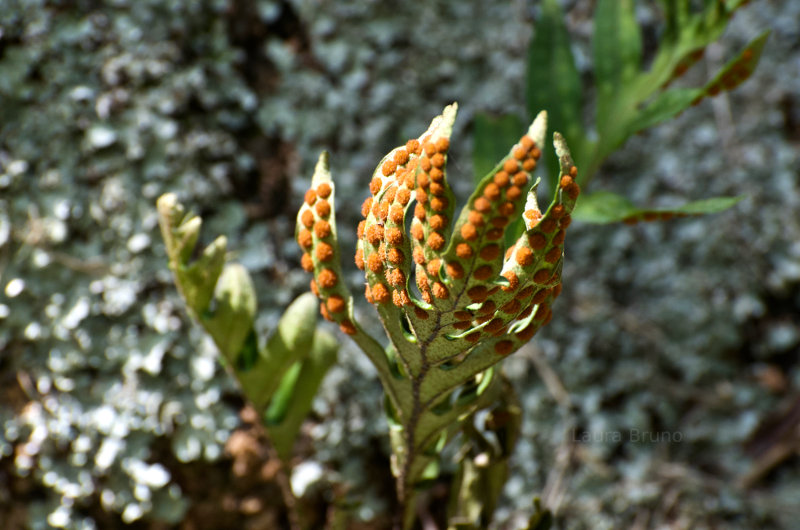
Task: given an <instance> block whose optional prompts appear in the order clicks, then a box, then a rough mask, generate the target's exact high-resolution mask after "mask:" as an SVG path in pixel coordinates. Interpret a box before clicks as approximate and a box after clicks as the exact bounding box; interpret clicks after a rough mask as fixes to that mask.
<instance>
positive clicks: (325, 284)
mask: <svg viewBox="0 0 800 530" xmlns="http://www.w3.org/2000/svg"><path fill="white" fill-rule="evenodd" d="M338 280H339V279H338V278H337V277H336V273H335V272H333V270H331V269H322V270H321V271H320V273H319V275H317V283H318V285H319V286H320V287H322V288H323V289H330V288H332V287H335V286H336V282H337V281H338Z"/></svg>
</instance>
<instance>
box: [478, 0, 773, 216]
mask: <svg viewBox="0 0 800 530" xmlns="http://www.w3.org/2000/svg"><path fill="white" fill-rule="evenodd" d="M747 3H748V2H747V1H746V0H704V1H703V2H691V1H690V0H661V1H660V2H659V4H660V8H661V11H662V14H663V16H664V19H665V24H664V28H663V31H662V32H661V35H660V38H659V43H658V47H657V49H656V51H655V55H654V57H653V58H652V60H651V61H649V64H648V65H647V66H646V67H645V64H644V63H645V60H644V57H643V46H642V35H641V29H640V27H639V25H638V23H637V21H636V16H635V7H636V2H635V1H634V0H598V1H597V2H596V6H595V11H594V33H593V36H592V51H593V67H594V68H593V71H592V74H593V81H594V87H595V90H594V91H590V90H586V88H585V83H584V81H583V80H582V79H581V75H580V73H579V72H578V68H577V66H576V64H575V58H574V57H573V54H572V50H571V39H570V36H569V33H568V31H567V27H566V25H565V23H564V14H563V12H562V10H561V7H560V5H559V2H558V0H543V1H542V4H541V12H540V18H539V20H538V22H537V24H536V32H535V33H534V36H533V39H532V40H531V44H530V47H529V50H528V57H527V76H526V77H527V83H526V84H527V88H526V100H527V106H528V110H529V112H531V113H534V112H536V111H538V109H547V110H548V112H549V115H550V121H551V123H552V124H553V126H554V127H555V128H556V129H558V130H560V131H562V132H563V134H564V137H565V138H566V139H567V141H568V142H569V144H570V146H571V148H572V152H573V156H574V158H575V162H576V163H577V165H578V166H579V167H580V168H581V176H580V177H579V178H578V182H579V184H580V185H581V186H583V187H584V188H590V187H589V183H590V182H591V180H592V179H593V177H594V176H595V175H596V174H597V171H598V170H599V169H600V166H601V165H602V163H603V162H604V161H605V160H606V158H608V156H609V155H610V154H611V153H613V152H614V151H616V150H617V149H619V148H620V147H621V146H622V145H623V144H624V143H625V142H626V141H627V140H628V139H629V138H630V137H631V136H633V135H634V134H637V133H639V132H641V131H643V130H645V129H648V128H650V127H653V126H655V125H657V124H659V123H662V122H664V121H666V120H669V119H671V118H673V117H675V116H677V115H678V114H680V113H681V112H683V111H684V110H686V109H688V108H690V107H691V106H693V105H698V104H699V103H700V102H701V101H703V100H704V99H705V98H709V97H714V96H717V95H718V94H721V93H722V92H725V91H729V90H733V89H735V88H736V87H738V86H739V85H740V84H741V83H743V82H744V81H745V80H747V79H748V78H749V77H750V75H752V73H753V71H754V70H755V68H756V66H757V65H758V61H759V59H760V57H761V52H762V50H763V48H764V45H765V43H766V40H767V37H768V35H769V32H764V33H762V34H760V35H758V36H757V37H755V38H754V39H753V40H752V41H751V42H749V43H748V44H747V46H746V47H745V48H744V49H743V50H741V51H740V52H739V53H738V54H737V55H736V56H735V57H733V58H731V59H730V60H729V61H728V62H727V63H726V64H725V65H724V66H723V67H722V68H721V69H720V70H719V71H718V72H716V73H715V74H714V75H713V76H712V78H711V79H710V80H709V81H708V82H706V83H705V84H703V85H701V86H696V87H691V86H675V84H676V83H675V82H676V81H677V80H678V79H679V78H681V77H682V76H683V75H684V74H685V73H686V72H687V71H688V70H689V69H690V68H691V67H692V66H694V65H695V64H696V63H697V62H698V61H699V60H700V59H701V58H702V57H703V54H704V51H705V49H706V47H707V46H708V45H709V44H711V43H712V42H714V41H716V40H717V39H718V38H719V37H720V35H721V34H722V32H723V31H724V29H725V27H726V26H727V25H728V23H729V22H730V20H731V18H732V17H733V16H734V14H735V13H736V11H737V10H738V9H740V8H741V7H743V6H744V5H746V4H747ZM590 95H591V96H593V98H592V99H591V100H590V99H589V96H590ZM586 109H593V110H594V114H593V116H592V119H591V120H586V119H585V117H586V115H587V114H588V113H587V112H585V110H586ZM521 127H522V125H521V124H520V123H519V120H518V119H517V118H516V117H514V116H504V117H502V118H499V119H491V118H489V117H488V116H485V115H479V116H478V117H477V118H476V123H475V127H474V135H475V150H474V153H475V156H474V158H475V166H476V174H477V175H478V176H480V175H481V174H482V170H483V169H484V168H485V167H486V165H487V164H491V163H492V160H493V155H494V154H496V153H497V152H498V151H497V150H498V149H499V147H498V143H499V139H503V138H513V137H514V134H517V133H516V131H517V130H518V129H521ZM501 152H502V151H501ZM546 158H547V165H548V166H549V167H550V168H551V171H550V176H551V183H555V179H557V178H558V174H557V171H556V170H555V169H554V168H556V166H557V160H556V159H555V157H553V156H550V157H546ZM740 199H741V198H740V197H714V198H708V199H701V200H696V201H692V202H688V203H686V204H683V205H680V206H676V207H671V208H653V207H649V206H636V205H634V204H633V203H632V202H631V201H630V200H628V199H627V198H626V197H623V196H621V195H617V194H615V193H611V192H609V191H605V190H596V191H595V190H590V191H587V193H586V194H585V195H584V197H583V198H582V199H581V204H580V206H579V207H578V208H577V209H576V211H575V218H576V219H578V220H581V221H585V222H591V223H612V222H619V221H624V222H627V223H634V222H637V221H654V220H666V219H671V218H673V217H676V216H677V217H682V216H686V215H694V214H706V213H715V212H719V211H722V210H725V209H727V208H730V207H731V206H733V205H734V204H736V203H737V202H738V201H739V200H740Z"/></svg>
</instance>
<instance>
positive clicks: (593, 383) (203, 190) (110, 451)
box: [0, 0, 800, 530]
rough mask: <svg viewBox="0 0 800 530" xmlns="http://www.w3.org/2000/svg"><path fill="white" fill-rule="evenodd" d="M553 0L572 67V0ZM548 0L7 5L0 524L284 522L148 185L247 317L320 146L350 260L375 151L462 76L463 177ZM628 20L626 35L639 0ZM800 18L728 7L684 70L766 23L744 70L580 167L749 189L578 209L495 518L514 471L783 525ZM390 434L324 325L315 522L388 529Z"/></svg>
mask: <svg viewBox="0 0 800 530" xmlns="http://www.w3.org/2000/svg"><path fill="white" fill-rule="evenodd" d="M562 5H563V7H564V9H565V11H566V12H567V26H568V28H569V30H570V32H571V35H572V37H573V53H574V54H575V56H576V61H577V64H578V67H579V69H580V70H581V72H583V73H584V74H585V79H586V83H587V86H590V84H591V76H590V75H589V74H588V71H589V68H590V66H591V65H590V61H591V52H590V39H591V34H592V23H591V15H592V7H593V2H592V1H590V0H574V1H564V2H562ZM537 16H538V5H537V2H534V1H530V0H529V1H522V0H519V1H517V0H509V1H504V2H490V1H481V0H436V1H431V2H424V3H421V2H420V3H417V2H395V1H387V2H378V1H367V0H360V1H359V0H341V1H323V0H282V1H277V0H197V1H192V0H60V1H57V0H50V1H46V0H16V1H15V0H0V528H3V529H18V528H35V529H38V528H70V529H92V528H98V529H103V528H123V527H125V528H128V527H130V528H141V529H167V528H180V529H216V528H219V529H222V528H243V529H249V530H255V529H271V528H281V527H282V525H283V524H284V520H285V519H284V518H285V514H284V513H283V508H282V503H281V501H280V494H279V491H278V488H277V486H276V485H275V480H274V478H275V472H276V468H275V466H276V464H275V462H273V461H271V460H270V459H269V458H268V457H267V451H266V449H265V447H264V440H263V438H262V435H261V434H260V431H259V429H258V428H257V426H256V425H255V421H256V420H255V418H254V417H253V414H252V413H250V412H249V409H248V408H247V407H246V406H245V404H244V403H243V401H242V398H241V397H240V396H239V394H238V392H237V390H236V387H235V384H234V383H233V381H232V379H231V378H230V377H229V376H228V374H227V373H226V372H225V371H224V370H223V369H222V368H221V366H220V365H219V363H218V362H217V359H216V351H215V348H214V346H213V344H212V343H211V342H210V341H209V340H208V339H206V338H204V336H203V334H202V332H201V331H200V330H199V328H198V327H197V326H196V325H194V324H193V323H192V322H191V321H190V320H189V318H188V317H187V315H186V313H185V311H184V309H183V306H182V304H181V302H180V299H179V297H178V295H177V293H176V292H175V288H174V286H173V284H172V279H171V276H170V273H169V270H168V269H167V262H166V256H165V252H164V247H163V244H162V242H161V238H160V235H159V233H158V226H157V217H156V211H155V200H156V198H157V197H158V196H159V195H160V194H162V193H165V192H168V191H172V192H175V193H177V194H178V196H179V199H180V200H181V201H182V202H183V203H184V204H186V205H188V206H190V207H192V208H193V209H194V210H195V211H196V212H198V213H200V214H201V215H202V216H203V218H204V220H205V226H204V231H203V235H204V237H205V238H206V239H205V242H209V241H210V240H211V239H213V237H215V236H216V235H218V234H226V235H227V236H228V238H229V241H230V244H229V247H230V248H231V249H234V250H235V251H236V253H237V255H236V259H237V260H238V261H240V262H241V263H243V264H244V265H245V266H246V267H247V268H248V269H249V270H250V271H251V273H252V274H253V276H254V279H255V281H256V286H257V289H258V294H259V320H258V326H259V328H260V329H262V330H263V332H264V333H267V332H268V331H269V330H270V329H272V328H273V327H274V325H275V323H276V322H277V318H278V317H279V316H280V314H281V311H282V310H283V309H284V308H285V306H286V305H287V304H288V303H289V301H290V300H291V299H292V298H294V297H295V296H296V295H298V294H300V293H301V292H303V291H305V290H307V286H308V277H307V275H306V274H305V273H303V272H302V270H301V269H300V267H299V265H298V264H299V257H300V253H299V250H298V248H297V246H296V243H295V242H294V240H293V232H294V215H295V212H296V210H297V208H298V206H299V204H300V202H301V200H302V199H301V196H302V191H303V190H304V189H305V188H306V187H307V186H308V184H309V182H310V174H311V171H312V169H313V162H314V161H315V160H316V157H317V156H318V154H319V152H320V151H321V150H322V149H328V150H329V151H330V153H331V161H332V170H333V173H334V178H335V179H336V181H337V185H338V186H339V194H338V197H337V202H338V208H337V210H338V215H339V218H338V223H339V227H340V228H339V237H340V241H341V242H342V244H343V250H344V253H345V254H352V253H353V251H354V248H355V226H356V222H357V221H356V219H357V216H358V214H359V210H360V207H359V205H360V203H361V201H362V200H363V198H364V197H366V196H367V184H368V181H369V178H370V176H371V174H372V170H373V169H374V165H375V164H376V163H377V161H378V160H380V158H381V156H382V155H383V154H384V153H385V152H387V151H388V150H390V149H391V148H392V147H394V146H395V145H399V144H400V143H402V142H404V141H405V140H406V139H407V138H409V137H416V136H418V135H419V134H420V133H421V132H422V131H423V130H424V129H425V128H426V126H427V124H428V122H429V120H430V119H431V118H432V117H433V116H435V115H436V114H438V113H439V112H441V109H442V108H443V107H444V105H446V104H448V103H451V102H453V101H458V102H459V109H460V113H459V118H458V121H457V123H456V130H455V131H454V135H453V144H452V145H453V147H452V150H451V152H452V154H451V157H450V166H449V170H450V180H451V183H452V184H453V187H454V189H455V191H456V193H457V195H459V197H460V198H461V199H462V200H463V199H465V198H466V195H467V193H468V191H469V190H470V188H471V186H472V184H471V183H472V179H473V175H472V163H471V155H470V153H471V148H472V145H471V131H472V124H473V117H474V116H475V114H476V113H477V112H487V113H490V114H496V115H501V114H515V115H518V116H520V117H521V118H525V113H526V111H525V100H524V83H525V68H526V65H525V55H526V50H527V46H528V43H529V41H530V39H531V36H532V34H533V24H534V22H535V20H536V17H537ZM637 18H638V19H639V22H640V23H641V25H642V30H643V34H644V42H645V46H646V49H645V53H647V52H648V49H647V46H648V45H649V46H650V48H653V46H654V45H655V43H656V41H657V36H658V32H659V28H660V27H661V24H662V22H663V21H662V20H661V19H660V18H659V9H658V3H657V2H655V1H649V0H644V1H641V2H638V3H637ZM798 20H800V2H794V1H779V0H772V1H770V0H761V1H755V2H752V3H751V4H750V5H749V6H748V7H746V8H744V9H742V10H741V11H740V12H738V13H737V15H736V16H735V17H734V19H733V22H732V23H731V25H730V26H729V28H728V30H727V31H726V33H725V34H724V36H723V38H722V39H721V40H720V41H719V42H718V43H716V44H714V45H712V46H711V47H709V49H708V50H707V51H706V54H705V58H704V59H703V60H702V61H701V62H700V63H699V64H698V65H697V66H696V67H695V68H694V69H693V70H691V71H690V72H689V74H688V76H689V78H690V79H694V80H700V82H704V81H705V80H707V78H708V77H709V72H710V71H716V70H717V69H718V68H719V66H720V65H721V64H723V63H724V62H725V61H726V60H727V59H728V58H730V57H731V56H732V55H733V54H734V53H738V51H739V50H741V49H742V47H743V46H745V45H746V43H747V42H749V41H750V40H751V39H752V38H754V37H755V36H756V35H758V34H759V33H761V32H762V31H763V30H764V29H768V28H771V29H772V35H771V36H770V38H769V40H768V41H767V45H766V48H765V50H764V54H763V56H762V59H761V63H760V65H759V66H758V68H757V70H756V72H755V74H754V75H753V77H752V78H751V79H750V80H749V81H747V82H746V83H745V84H744V85H743V86H741V87H740V88H738V89H736V90H735V91H734V92H732V93H730V94H723V95H721V96H719V97H717V98H715V99H713V100H710V101H705V102H703V103H702V104H701V105H699V106H698V107H695V108H692V109H690V110H688V111H687V112H685V113H684V114H682V115H681V116H680V117H679V118H677V119H675V120H673V121H671V122H668V123H666V124H664V125H661V126H659V127H657V128H654V129H652V130H650V131H648V132H646V133H645V134H643V135H640V136H637V137H636V138H634V139H632V140H631V141H629V142H628V143H627V144H626V145H625V146H624V148H623V149H621V150H620V151H618V152H617V153H616V154H615V155H613V156H612V157H611V159H610V160H609V161H608V162H607V163H606V164H605V165H604V166H603V168H602V169H601V171H600V173H599V174H598V176H597V177H596V179H595V181H594V182H593V184H594V185H597V186H598V187H600V186H602V187H604V188H606V189H610V190H612V191H617V192H620V193H624V194H625V195H627V196H629V197H632V198H633V199H634V200H635V202H637V203H639V204H650V205H656V206H670V205H674V204H680V203H681V202H684V201H685V200H690V199H701V198H705V197H711V196H717V195H744V196H745V199H744V200H743V201H742V202H740V203H739V204H738V205H736V206H735V207H734V208H732V209H730V210H728V211H726V212H724V213H722V214H718V215H714V216H707V217H699V218H689V219H683V220H677V221H673V222H669V223H649V224H640V225H636V226H632V227H631V226H624V225H608V226H595V225H581V224H578V223H576V224H575V225H574V226H575V228H574V229H573V230H572V233H571V235H570V240H569V241H567V246H566V261H565V268H564V290H563V294H562V296H561V298H560V299H559V301H558V303H557V304H556V305H555V307H554V312H555V318H554V319H553V321H552V323H551V324H550V325H549V326H548V327H547V328H545V329H544V330H543V331H542V332H540V334H539V335H537V337H536V338H535V339H534V341H533V342H532V343H531V344H530V345H529V346H528V347H526V348H524V349H523V350H520V352H518V353H517V354H515V355H514V356H513V357H511V358H510V359H508V360H507V361H506V362H505V365H504V366H505V370H506V373H507V374H508V375H509V376H510V377H511V379H512V380H513V382H514V383H515V386H516V389H517V391H518V393H519V394H520V397H521V400H522V402H523V406H524V422H525V423H524V432H525V435H524V437H523V439H522V440H521V442H520V443H519V445H518V447H517V452H516V455H515V459H514V463H513V471H512V478H511V480H510V481H509V482H508V484H507V487H506V491H505V495H504V499H503V503H502V506H501V508H500V510H499V512H498V514H497V528H504V529H505V528H509V529H510V528H518V527H521V526H522V525H523V523H524V522H525V521H526V520H527V517H528V516H529V515H530V510H531V502H532V498H533V496H534V495H541V496H542V500H543V502H544V504H545V505H546V506H548V507H549V508H551V509H553V510H555V511H556V512H557V514H558V515H559V518H560V519H559V522H558V527H559V528H576V529H583V528H587V529H603V528H641V529H644V528H743V529H744V528H782V529H788V528H796V524H797V520H798V518H800V458H798V452H799V451H800V364H799V363H798V357H799V356H798V353H799V352H800V216H799V215H798V213H797V212H799V211H800V186H799V185H798V183H800V25H798V24H797V21H798ZM650 51H652V49H651V50H650ZM587 112H591V109H587ZM348 227H352V228H351V229H349V230H348ZM350 272H351V274H352V276H351V278H350V280H351V283H352V284H353V285H354V286H357V285H359V283H360V282H363V278H360V273H358V271H357V270H355V267H351V268H350ZM356 291H357V292H360V290H358V289H356ZM359 298H360V297H359ZM359 302H360V303H363V304H364V306H365V307H364V309H365V310H364V311H363V313H362V314H363V318H364V319H366V320H369V319H374V316H373V315H372V313H371V312H370V311H368V308H367V307H366V303H365V302H364V301H363V300H359ZM374 320H375V322H377V319H374ZM385 432H386V423H385V420H384V419H383V416H382V406H381V390H380V386H379V384H378V382H377V380H376V378H375V377H374V373H373V371H372V368H371V366H370V365H369V363H368V362H367V360H366V359H365V358H364V357H363V355H362V354H360V352H358V351H357V350H356V349H355V348H354V347H353V346H352V344H351V343H349V342H348V340H347V339H346V338H344V337H342V351H341V353H340V363H339V365H338V366H336V367H334V368H333V369H332V370H331V371H330V373H329V375H328V376H327V378H326V380H325V382H324V384H323V388H322V391H321V392H320V394H319V395H318V397H317V398H316V400H315V403H314V411H313V415H312V417H311V418H310V419H309V421H308V422H307V423H306V425H305V427H304V429H303V434H302V439H301V442H300V444H299V447H298V451H297V452H298V454H297V462H296V464H297V469H296V471H295V475H294V476H293V484H294V485H295V489H296V490H299V493H301V494H303V495H304V498H307V499H309V506H313V507H316V508H315V509H318V510H319V511H320V519H321V520H324V517H325V511H326V509H327V508H326V507H327V505H328V504H329V503H330V501H331V497H330V491H331V490H336V489H337V488H345V489H346V490H347V491H348V492H349V495H350V497H351V498H353V499H357V502H356V503H355V505H354V506H353V512H354V514H355V515H356V518H357V519H358V520H359V521H360V522H359V523H357V524H358V525H359V526H358V528H365V529H376V528H385V527H386V523H387V520H388V518H387V510H388V509H389V506H390V505H391V504H390V503H391V500H390V499H391V498H392V496H393V494H394V493H393V481H392V478H391V476H390V472H389V467H388V454H389V449H388V443H387V441H386V437H385ZM614 433H617V434H619V436H617V435H616V434H614ZM436 491H437V490H436V488H434V491H433V493H432V495H434V496H435V495H437V493H436ZM354 524H356V523H354Z"/></svg>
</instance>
